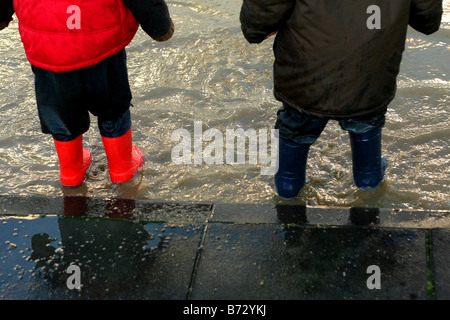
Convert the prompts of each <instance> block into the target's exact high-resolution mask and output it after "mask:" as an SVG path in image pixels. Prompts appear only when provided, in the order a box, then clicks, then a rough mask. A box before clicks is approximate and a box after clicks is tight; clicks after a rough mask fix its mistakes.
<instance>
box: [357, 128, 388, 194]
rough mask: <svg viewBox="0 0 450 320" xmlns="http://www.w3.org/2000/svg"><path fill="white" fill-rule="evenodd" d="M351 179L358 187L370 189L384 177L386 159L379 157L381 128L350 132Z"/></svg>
mask: <svg viewBox="0 0 450 320" xmlns="http://www.w3.org/2000/svg"><path fill="white" fill-rule="evenodd" d="M350 143H351V148H352V160H353V179H354V182H355V185H356V186H357V187H358V188H360V189H372V188H374V187H376V186H378V185H379V184H380V183H381V181H383V178H384V172H385V171H386V160H385V159H383V158H382V157H381V128H378V129H374V130H371V131H369V132H366V133H362V134H355V133H352V132H350Z"/></svg>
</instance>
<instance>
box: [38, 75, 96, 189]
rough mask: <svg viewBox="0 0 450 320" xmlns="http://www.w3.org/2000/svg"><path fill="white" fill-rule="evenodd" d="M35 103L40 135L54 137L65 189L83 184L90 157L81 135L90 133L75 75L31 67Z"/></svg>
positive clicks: (79, 82)
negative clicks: (33, 78)
mask: <svg viewBox="0 0 450 320" xmlns="http://www.w3.org/2000/svg"><path fill="white" fill-rule="evenodd" d="M33 73H34V75H35V89H36V100H37V105H38V112H39V120H40V123H41V128H42V132H43V133H48V134H51V135H52V136H53V141H54V144H55V148H56V152H57V155H58V161H59V166H60V180H61V183H62V184H63V185H64V186H68V187H72V186H78V185H81V184H82V183H83V180H84V178H85V174H86V171H87V169H88V168H89V166H90V164H91V161H92V159H91V154H90V152H89V150H88V149H86V148H83V137H82V135H83V133H84V132H86V131H87V130H88V129H89V122H90V119H89V113H88V111H87V110H86V109H83V105H84V102H83V100H82V98H81V97H83V94H82V91H83V89H82V86H81V81H80V79H79V76H80V75H79V73H78V72H65V73H54V72H51V71H47V70H43V69H39V68H35V67H33Z"/></svg>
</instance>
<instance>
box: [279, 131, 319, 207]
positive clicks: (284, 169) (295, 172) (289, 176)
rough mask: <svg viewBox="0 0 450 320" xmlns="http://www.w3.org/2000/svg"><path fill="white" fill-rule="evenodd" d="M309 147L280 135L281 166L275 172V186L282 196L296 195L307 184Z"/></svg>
mask: <svg viewBox="0 0 450 320" xmlns="http://www.w3.org/2000/svg"><path fill="white" fill-rule="evenodd" d="M309 147H310V145H309V144H298V143H295V142H293V141H290V140H286V139H283V138H281V137H280V139H279V146H278V150H279V166H278V171H277V173H276V174H275V188H276V191H277V193H278V195H279V196H280V197H282V198H286V199H291V198H294V197H296V196H297V195H298V193H299V192H300V190H301V189H302V187H303V185H304V184H305V176H306V161H307V157H308V151H309Z"/></svg>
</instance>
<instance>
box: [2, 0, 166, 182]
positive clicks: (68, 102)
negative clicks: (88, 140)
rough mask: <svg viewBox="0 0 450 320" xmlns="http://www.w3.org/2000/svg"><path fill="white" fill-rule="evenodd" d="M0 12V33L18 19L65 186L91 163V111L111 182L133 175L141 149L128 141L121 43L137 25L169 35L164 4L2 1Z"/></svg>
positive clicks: (160, 37)
mask: <svg viewBox="0 0 450 320" xmlns="http://www.w3.org/2000/svg"><path fill="white" fill-rule="evenodd" d="M0 9H1V11H0V30H1V29H3V28H5V27H7V26H8V24H9V21H11V20H12V15H13V14H14V12H15V13H16V15H17V18H18V20H19V31H20V35H21V38H22V42H23V45H24V48H25V53H26V55H27V58H28V60H29V62H30V63H31V65H32V70H33V73H34V76H35V91H36V100H37V106H38V113H39V120H40V123H41V128H42V132H43V133H48V134H51V135H52V136H53V140H54V143H55V148H56V152H57V155H58V160H59V165H60V180H61V183H62V184H63V186H67V187H73V186H79V185H81V184H82V183H83V181H84V179H85V175H86V171H87V170H88V168H89V166H90V164H91V162H92V158H91V154H90V152H89V150H88V149H87V148H84V147H83V134H84V133H85V132H86V131H87V130H88V129H89V126H90V116H89V113H92V114H93V115H95V116H97V119H98V127H99V130H100V134H101V136H102V142H103V145H104V148H105V153H106V156H107V161H108V170H109V175H110V178H111V181H112V182H114V183H121V182H125V181H128V180H129V179H131V178H132V177H133V176H134V175H135V173H136V172H137V170H138V169H139V168H140V167H141V166H142V164H143V154H142V152H141V150H140V149H139V148H138V147H137V146H134V145H133V144H132V132H131V131H132V130H131V117H130V110H129V108H130V106H131V98H132V95H131V90H130V85H129V82H128V71H127V66H126V52H125V47H126V46H127V45H128V44H129V43H130V42H131V40H132V39H133V37H134V36H135V34H136V32H137V30H138V27H139V25H141V27H142V28H143V30H144V31H145V32H146V33H147V34H148V35H149V36H151V37H152V38H153V39H155V40H156V41H166V40H168V39H170V38H171V37H172V35H173V32H174V26H173V23H172V20H171V18H170V14H169V10H168V7H167V5H166V3H165V1H164V0H149V1H145V2H144V1H139V0H123V1H122V0H96V1H84V2H81V3H78V4H77V5H74V4H73V1H72V2H71V1H58V2H54V1H50V0H39V1H37V0H14V1H13V0H0ZM36 17H39V18H38V19H37V18H36Z"/></svg>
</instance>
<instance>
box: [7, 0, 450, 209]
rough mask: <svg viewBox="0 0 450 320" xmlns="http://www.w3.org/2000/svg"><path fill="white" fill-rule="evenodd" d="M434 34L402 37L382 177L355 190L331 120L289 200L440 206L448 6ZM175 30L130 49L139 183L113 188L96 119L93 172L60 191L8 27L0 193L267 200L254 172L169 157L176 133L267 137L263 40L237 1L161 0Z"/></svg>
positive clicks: (447, 173)
mask: <svg viewBox="0 0 450 320" xmlns="http://www.w3.org/2000/svg"><path fill="white" fill-rule="evenodd" d="M444 2H445V10H446V12H445V15H444V21H443V23H442V27H441V30H440V31H438V32H437V33H435V34H433V35H431V36H424V35H422V34H419V33H417V32H415V31H414V30H412V29H411V30H409V33H408V39H407V46H406V51H405V53H404V60H403V64H402V68H401V74H400V76H399V79H398V84H399V88H398V92H397V96H396V98H395V100H394V101H393V102H392V103H391V106H390V109H389V112H388V115H387V116H388V118H387V124H386V127H385V129H384V131H383V153H384V156H385V157H386V158H387V160H388V163H389V167H388V170H387V174H386V180H385V181H384V182H383V184H382V185H381V186H380V187H379V188H376V189H375V190H372V191H361V190H357V189H356V188H355V187H354V186H353V182H352V175H351V153H350V146H349V141H348V136H347V134H346V133H345V132H343V131H342V130H341V129H340V128H339V126H338V125H337V123H335V122H330V123H329V125H328V126H327V128H326V129H325V131H324V132H323V134H322V136H321V137H320V138H319V140H318V141H317V143H316V144H315V145H314V146H313V147H312V148H311V152H310V156H309V160H308V161H309V162H308V167H307V174H308V179H309V180H308V183H307V184H306V186H305V188H304V189H303V190H302V192H301V194H300V195H299V197H298V198H297V199H295V200H294V201H293V202H296V203H303V204H306V205H312V206H318V205H326V206H337V207H341V206H345V207H347V206H379V207H386V208H387V207H392V208H414V209H434V210H449V209H450V157H449V150H450V146H449V145H450V142H449V137H450V129H449V128H450V117H449V114H450V109H449V102H450V97H449V83H450V77H449V74H450V59H449V49H450V46H449V39H450V14H449V10H450V0H445V1H444ZM168 4H169V9H170V11H171V14H172V17H173V20H174V22H175V26H176V33H175V35H174V37H173V38H172V39H171V40H170V41H168V42H165V43H157V42H155V41H153V40H151V39H150V38H149V37H148V36H147V35H146V34H145V33H144V32H142V30H141V31H139V33H138V34H137V36H136V38H135V39H134V40H133V42H132V43H131V44H130V45H129V47H128V51H127V52H128V66H129V78H130V83H131V86H132V90H133V95H134V98H133V104H134V105H135V106H134V108H132V117H133V130H134V140H135V143H136V144H137V145H139V146H140V147H141V148H142V150H143V151H144V153H145V154H146V163H145V166H144V169H143V176H142V180H141V181H140V183H138V182H137V181H135V182H133V183H127V184H124V185H120V186H117V185H113V184H111V183H110V181H109V179H108V173H107V169H106V158H105V155H104V152H103V147H102V144H101V139H100V136H99V133H98V129H97V128H96V126H95V124H96V121H95V119H92V125H91V129H90V130H89V132H88V133H87V134H86V135H85V141H86V144H87V145H88V147H90V148H91V150H92V154H93V157H94V164H93V167H92V168H91V171H90V173H89V176H88V179H87V182H86V184H85V185H84V186H82V187H80V188H77V189H73V190H66V189H63V188H61V185H60V183H59V179H58V172H59V171H58V163H57V158H56V154H55V151H54V147H53V143H52V140H51V137H50V136H48V135H44V134H42V133H41V132H40V125H39V121H38V117H37V110H36V103H35V97H34V89H33V77H32V73H31V69H30V66H29V64H28V62H27V60H26V58H25V56H24V53H23V49H22V45H21V43H20V38H19V34H18V31H17V21H16V20H15V21H14V22H13V23H12V24H11V25H10V27H9V28H8V29H6V30H4V31H2V32H1V33H0V65H1V71H0V80H1V81H0V83H1V85H0V108H1V109H0V110H1V113H2V117H1V118H0V123H1V125H0V172H1V175H0V193H1V194H11V195H48V196H60V195H63V194H81V195H86V196H92V197H106V198H108V197H126V198H136V199H158V200H173V201H207V202H208V201H214V202H250V203H271V202H273V201H274V200H275V201H280V199H278V198H277V197H276V196H275V193H274V186H273V179H272V176H265V175H261V174H260V173H261V172H260V169H261V165H260V164H256V165H254V164H249V163H247V164H235V165H231V164H228V163H225V164H221V165H219V164H212V165H206V164H201V165H193V164H192V165H177V164H174V163H173V161H172V158H171V154H172V149H173V148H174V146H175V145H177V143H178V141H173V140H172V139H171V135H172V133H173V132H174V131H175V130H177V129H182V128H184V129H186V130H187V131H188V132H191V133H193V132H194V129H193V128H194V121H201V122H202V123H203V130H204V131H206V130H207V129H208V128H215V129H217V130H219V131H220V132H223V133H225V132H226V129H237V128H242V129H244V130H247V129H255V130H262V129H266V130H270V129H272V128H273V126H274V123H275V118H276V111H277V110H278V108H279V107H280V103H279V102H278V101H276V100H275V99H274V98H273V95H272V62H273V56H272V50H271V46H272V41H273V39H272V40H269V41H266V42H265V43H263V44H261V45H250V44H248V43H247V42H246V41H245V39H244V38H243V36H242V33H241V30H240V24H239V10H240V5H241V1H238V0H229V1H218V0H204V1H201V4H199V3H198V1H193V0H186V1H168Z"/></svg>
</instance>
